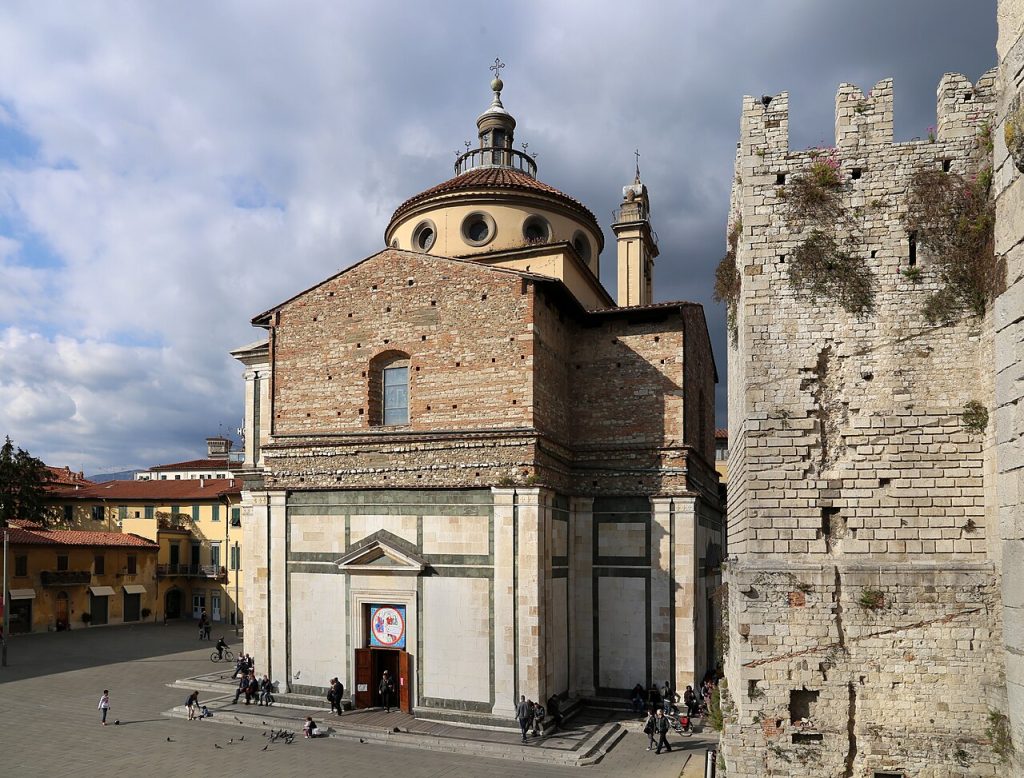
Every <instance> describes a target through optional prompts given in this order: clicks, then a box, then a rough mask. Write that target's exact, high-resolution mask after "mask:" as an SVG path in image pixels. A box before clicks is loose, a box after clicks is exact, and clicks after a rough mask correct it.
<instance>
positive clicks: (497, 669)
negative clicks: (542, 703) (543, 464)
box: [491, 488, 519, 717]
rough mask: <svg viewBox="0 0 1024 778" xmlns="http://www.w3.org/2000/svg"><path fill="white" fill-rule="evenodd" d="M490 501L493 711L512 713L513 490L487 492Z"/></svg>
mask: <svg viewBox="0 0 1024 778" xmlns="http://www.w3.org/2000/svg"><path fill="white" fill-rule="evenodd" d="M491 493H492V495H493V500H494V603H493V605H492V608H493V612H492V616H493V618H494V646H493V648H492V650H493V652H494V710H493V712H494V713H495V714H496V715H507V716H509V717H511V716H513V715H514V714H515V705H516V700H517V699H518V696H517V694H516V692H517V689H516V663H517V662H518V655H519V645H518V642H517V640H516V629H515V620H514V614H515V521H516V515H515V514H516V492H515V489H498V488H493V489H491Z"/></svg>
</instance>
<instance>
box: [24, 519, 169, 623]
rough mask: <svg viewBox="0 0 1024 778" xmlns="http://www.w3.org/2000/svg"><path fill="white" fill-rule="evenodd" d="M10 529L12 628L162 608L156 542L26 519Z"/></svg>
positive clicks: (109, 619) (121, 618) (118, 619)
mask: <svg viewBox="0 0 1024 778" xmlns="http://www.w3.org/2000/svg"><path fill="white" fill-rule="evenodd" d="M6 532H7V534H8V541H9V548H8V553H7V560H6V562H7V565H8V570H9V571H10V572H9V576H10V577H9V580H8V589H9V592H10V628H11V632H12V633H19V632H47V631H54V630H66V629H80V628H82V627H87V626H90V625H96V626H100V625H104V624H122V623H129V622H134V621H143V620H146V619H148V618H149V617H150V616H151V615H153V614H154V613H155V612H156V609H157V607H158V597H157V583H158V578H157V544H156V543H155V542H154V541H152V540H148V539H146V538H143V537H140V536H139V535H134V534H131V533H124V532H95V531H85V530H60V529H46V528H44V527H42V526H40V525H38V524H33V523H31V522H27V521H14V522H12V523H11V526H10V527H8V528H7V530H6Z"/></svg>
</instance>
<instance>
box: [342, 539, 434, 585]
mask: <svg viewBox="0 0 1024 778" xmlns="http://www.w3.org/2000/svg"><path fill="white" fill-rule="evenodd" d="M335 564H336V565H337V566H338V569H339V570H341V571H342V572H343V573H361V574H366V573H388V574H391V575H419V574H420V573H422V572H423V570H424V568H426V566H427V562H426V560H425V559H424V558H423V557H422V556H420V555H419V554H418V553H417V551H416V547H415V546H414V545H413V544H412V543H410V542H409V541H407V540H403V539H402V538H400V537H398V536H397V535H393V534H392V533H390V532H388V531H387V530H383V529H382V530H377V531H376V532H374V533H373V534H372V535H368V536H367V537H365V538H363V539H362V540H360V541H358V542H356V543H353V544H352V545H351V546H349V549H348V551H346V552H345V555H344V556H343V557H341V559H338V560H336V561H335Z"/></svg>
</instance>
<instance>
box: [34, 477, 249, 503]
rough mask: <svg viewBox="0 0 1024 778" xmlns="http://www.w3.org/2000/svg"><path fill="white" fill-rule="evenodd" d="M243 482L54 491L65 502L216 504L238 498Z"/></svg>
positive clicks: (113, 484)
mask: <svg viewBox="0 0 1024 778" xmlns="http://www.w3.org/2000/svg"><path fill="white" fill-rule="evenodd" d="M241 491H242V481H241V480H240V479H237V478H204V479H200V478H184V479H181V480H167V481H164V480H162V479H154V480H151V481H104V482H103V483H99V484H88V485H85V486H78V487H65V488H63V489H59V490H56V491H55V493H54V494H55V496H56V497H57V498H58V499H64V500H124V501H129V500H169V501H170V500H182V501H184V500H215V499H218V498H220V497H223V496H225V495H239V494H241Z"/></svg>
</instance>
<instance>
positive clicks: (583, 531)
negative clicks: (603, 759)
mask: <svg viewBox="0 0 1024 778" xmlns="http://www.w3.org/2000/svg"><path fill="white" fill-rule="evenodd" d="M569 543H570V548H569V617H570V621H569V623H570V624H571V625H572V630H573V643H572V648H573V650H572V654H571V655H570V658H569V662H570V665H569V694H570V695H571V696H573V697H593V696H594V694H595V690H594V621H593V614H594V549H593V544H594V498H593V497H573V498H572V499H571V500H570V501H569Z"/></svg>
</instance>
